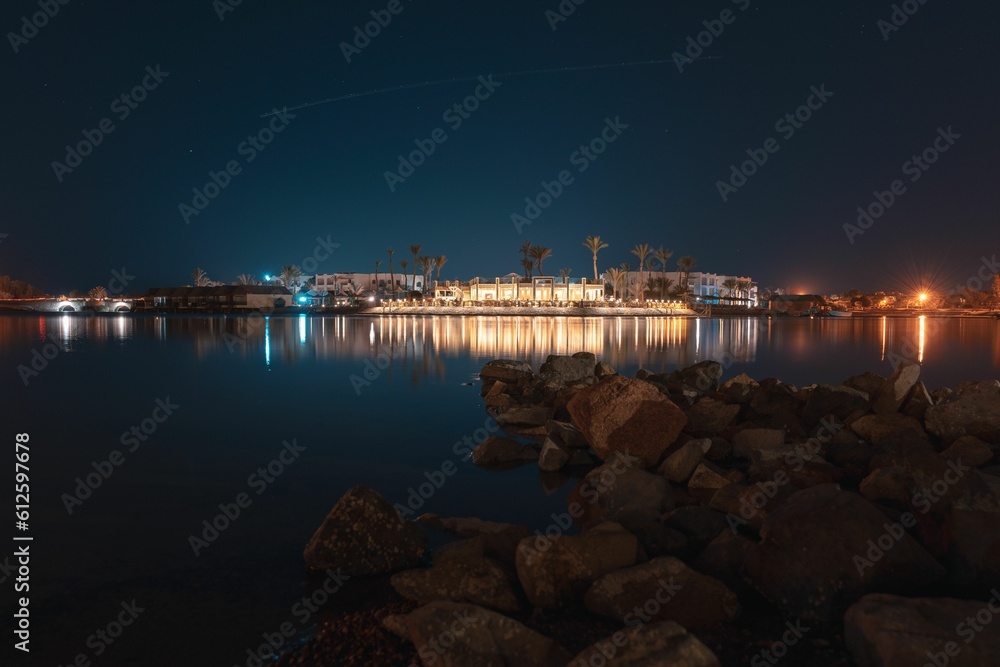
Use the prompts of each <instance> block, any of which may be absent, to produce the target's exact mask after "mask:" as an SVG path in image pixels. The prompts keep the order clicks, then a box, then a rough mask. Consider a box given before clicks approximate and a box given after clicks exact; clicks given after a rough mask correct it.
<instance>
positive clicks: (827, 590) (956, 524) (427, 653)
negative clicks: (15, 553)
mask: <svg viewBox="0 0 1000 667" xmlns="http://www.w3.org/2000/svg"><path fill="white" fill-rule="evenodd" d="M722 370H723V369H722V367H721V366H720V365H719V364H717V363H715V362H703V363H701V364H698V365H696V366H693V367H690V368H686V369H683V370H679V371H676V372H674V373H670V374H651V373H648V372H644V371H640V372H639V373H638V374H637V377H636V378H626V377H623V376H620V375H617V374H616V373H615V372H614V370H613V369H611V368H610V367H609V366H607V365H606V364H603V363H598V362H597V360H596V359H595V358H594V356H593V355H591V354H588V353H580V354H576V355H573V356H572V357H568V356H551V357H549V359H548V361H547V362H546V363H545V364H543V365H542V367H541V369H540V370H539V372H538V373H534V372H533V370H532V369H531V367H530V366H529V365H528V364H526V363H523V362H516V361H493V362H490V363H488V364H487V365H486V366H485V367H484V368H483V371H482V376H481V377H482V381H483V387H482V391H483V396H484V398H485V401H486V404H487V409H488V410H489V412H490V414H491V415H493V416H494V418H495V419H496V420H497V422H498V423H499V424H501V426H503V427H504V429H505V430H506V431H507V437H496V438H492V439H490V440H488V441H487V442H484V443H483V444H482V445H480V447H479V448H477V449H476V451H475V452H474V453H473V456H474V458H475V460H476V462H477V463H479V464H481V465H497V464H508V465H509V464H512V463H520V464H523V463H524V462H526V461H531V462H534V461H537V465H538V466H539V467H540V468H541V469H542V470H545V471H553V470H558V469H560V468H563V467H568V466H583V465H586V466H589V468H590V469H589V470H585V474H583V476H582V479H581V480H580V481H579V483H578V484H577V486H576V487H575V488H574V489H573V491H572V492H571V493H570V495H569V497H568V501H567V502H568V507H567V513H566V515H565V521H561V522H559V525H557V526H553V527H550V528H551V529H550V530H546V531H545V532H544V534H538V533H536V534H532V533H531V532H530V531H529V530H528V529H527V528H525V527H523V526H517V525H510V524H497V523H491V522H486V521H481V520H478V519H441V518H439V517H434V516H425V517H422V520H424V521H426V522H428V523H431V524H433V525H436V526H437V527H439V528H441V529H444V530H446V531H449V532H452V533H454V534H455V535H457V536H458V537H459V538H461V539H459V540H458V541H455V542H452V543H451V544H448V545H447V546H445V547H443V548H441V549H438V550H436V551H435V552H434V554H433V564H432V565H431V566H430V567H423V568H419V569H406V568H408V567H412V566H413V565H414V564H415V561H416V560H418V559H419V558H420V556H421V555H422V549H423V543H422V542H421V541H420V538H419V537H417V534H418V533H420V531H419V529H418V528H417V527H416V525H415V524H413V523H412V522H407V521H404V520H403V519H402V518H400V517H399V516H397V515H395V514H394V513H393V510H392V507H391V506H390V505H389V503H388V502H387V501H385V500H382V499H380V498H375V497H373V496H372V494H373V493H374V492H371V491H370V490H358V489H355V490H352V491H351V492H350V493H349V494H348V496H345V499H344V500H342V501H341V503H339V504H338V506H337V507H336V508H334V511H333V512H331V515H330V517H328V519H327V521H326V522H325V523H324V525H323V526H322V527H321V528H320V529H319V531H317V534H316V536H315V537H314V538H313V540H312V541H311V542H310V544H309V547H308V548H307V550H306V558H307V561H308V562H309V564H310V565H311V566H312V567H315V568H329V567H342V568H344V571H345V572H348V566H349V567H350V568H351V570H350V571H351V572H356V573H358V574H371V573H373V572H376V571H382V572H395V571H398V572H397V573H396V574H394V575H393V577H392V585H393V587H394V588H395V589H396V591H397V592H398V593H399V594H400V595H402V596H404V597H406V598H408V599H410V600H413V601H414V602H415V603H417V604H419V605H421V606H420V607H419V608H418V609H417V610H416V611H414V612H413V613H411V614H408V615H406V616H394V617H390V618H389V619H387V621H386V627H387V628H389V629H390V630H391V631H393V632H395V633H396V634H398V635H399V636H401V637H404V638H406V639H408V640H410V641H412V642H413V643H414V645H415V646H416V647H417V649H418V654H419V655H420V657H421V659H422V660H423V662H424V664H425V665H432V664H433V665H464V664H524V665H565V664H571V665H592V664H597V662H599V664H606V665H625V664H628V665H637V664H677V665H716V664H719V662H718V659H717V658H716V657H715V655H714V654H713V653H712V651H711V650H709V648H708V647H706V646H705V645H704V644H703V643H702V642H700V641H699V640H698V638H697V636H696V635H697V633H699V632H700V631H701V630H702V629H706V628H712V627H714V626H717V625H719V624H725V623H730V624H731V623H734V622H738V621H739V619H740V615H741V613H742V608H743V606H744V604H743V603H741V600H742V599H744V598H745V597H746V596H753V597H754V599H759V598H758V596H762V597H763V598H764V599H765V600H767V601H768V602H769V603H770V604H771V605H772V606H773V609H774V610H775V613H776V614H782V615H784V617H786V618H795V619H799V620H800V621H801V622H802V623H804V624H806V626H807V627H811V626H814V625H815V624H821V625H824V626H826V627H836V628H843V631H842V632H843V636H844V638H845V641H846V645H847V646H846V648H847V650H849V651H850V653H851V655H852V656H853V658H854V660H855V661H856V663H857V664H859V665H910V664H924V663H925V662H931V663H933V664H945V663H935V662H934V660H935V658H937V657H939V656H940V659H941V660H946V661H953V662H951V663H950V664H968V665H987V664H989V665H993V664H997V661H998V659H1000V657H998V656H1000V618H998V619H996V622H993V623H990V621H992V620H993V616H994V615H1000V592H998V590H1000V466H998V465H997V463H998V458H997V453H998V451H1000V447H998V443H1000V382H997V381H988V382H969V383H963V384H961V385H959V386H957V387H955V388H953V389H942V390H937V391H934V392H928V391H927V389H926V387H924V385H923V384H922V383H921V382H920V380H919V375H920V367H919V366H918V365H916V364H911V363H906V362H903V363H901V364H900V365H899V366H898V367H897V368H896V370H895V371H894V372H893V374H892V375H891V376H890V377H889V378H882V377H879V376H877V375H873V374H870V373H867V374H864V375H860V376H855V377H852V378H849V379H848V380H846V381H845V382H844V383H843V384H841V385H816V386H810V387H795V386H792V385H789V384H785V383H783V382H781V381H779V380H774V379H770V380H762V381H759V382H758V381H755V380H753V379H751V378H749V377H747V376H745V375H741V376H738V377H735V378H732V379H730V380H728V381H726V382H724V383H723V382H722V375H723V373H722ZM515 438H516V439H515ZM577 529H579V532H578V531H577ZM414 531H416V532H414ZM399 570H401V571H399ZM566 606H570V607H578V608H580V607H582V608H586V609H587V610H589V611H590V612H591V613H593V614H595V615H597V616H600V617H605V618H610V619H614V620H616V621H618V622H619V623H620V624H621V625H622V629H621V631H620V632H616V633H614V635H612V636H610V637H608V638H606V639H605V640H602V641H600V642H598V643H596V644H595V645H594V646H592V647H590V648H588V649H586V650H584V651H583V652H582V653H580V654H579V655H577V656H576V657H575V658H574V657H572V656H570V655H569V654H568V653H567V652H566V651H565V650H564V649H563V648H562V647H560V646H558V645H557V644H556V643H555V642H553V641H552V640H551V639H549V638H547V637H545V636H542V635H541V634H539V633H538V632H536V631H534V630H532V629H529V628H528V627H526V626H525V625H523V624H522V623H520V622H518V621H517V620H515V619H514V618H511V617H510V615H514V616H517V615H518V614H523V613H526V612H528V611H530V610H531V609H559V608H565V607H566ZM987 617H988V618H987ZM970 619H971V620H970ZM789 627H790V628H793V626H792V625H791V624H790V625H789ZM689 630H690V631H691V632H690V633H689ZM790 632H791V630H790ZM796 632H798V631H796ZM799 638H801V632H800V633H799ZM796 641H797V640H796ZM785 650H786V651H788V650H792V649H791V648H790V647H789V646H787V645H786V646H785ZM598 654H599V655H600V660H597V656H598ZM595 660H597V662H595Z"/></svg>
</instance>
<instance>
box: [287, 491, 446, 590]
mask: <svg viewBox="0 0 1000 667" xmlns="http://www.w3.org/2000/svg"><path fill="white" fill-rule="evenodd" d="M426 546H427V536H426V535H424V532H423V531H422V530H420V528H419V527H418V526H417V525H416V524H414V523H413V522H412V521H403V520H402V519H401V518H400V517H399V515H398V514H397V513H396V510H395V509H393V506H392V505H391V504H390V503H389V501H388V500H386V499H385V498H383V497H382V496H380V495H379V494H378V493H377V492H376V491H375V490H373V489H371V488H369V487H367V486H360V485H359V486H355V487H352V488H351V489H350V490H348V491H347V493H345V494H344V496H343V497H342V498H341V499H340V500H339V501H337V504H336V505H334V507H333V509H332V510H330V513H329V514H328V515H327V517H326V519H324V520H323V524H322V525H321V526H320V527H319V529H318V530H317V531H316V533H315V534H314V535H313V536H312V539H310V540H309V544H307V545H306V548H305V554H304V555H305V561H306V565H307V566H308V567H309V569H310V570H314V571H315V570H327V569H331V570H340V571H342V572H343V573H344V574H347V575H349V576H370V575H377V574H387V573H389V572H394V571H396V570H400V569H403V568H406V567H412V566H413V565H416V564H418V563H419V562H420V561H421V559H423V556H424V550H425V548H426Z"/></svg>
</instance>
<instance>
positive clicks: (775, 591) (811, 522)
mask: <svg viewBox="0 0 1000 667" xmlns="http://www.w3.org/2000/svg"><path fill="white" fill-rule="evenodd" d="M760 535H761V542H760V543H759V544H757V545H756V546H754V548H753V549H752V550H751V551H750V554H749V556H748V557H747V562H746V576H747V579H748V581H749V582H750V583H751V584H752V585H753V586H754V587H755V588H756V589H757V590H758V591H760V592H761V593H762V594H763V595H764V596H765V597H766V598H768V599H769V600H771V601H772V602H774V603H775V604H777V605H779V606H781V607H782V608H784V609H785V610H787V611H790V612H791V613H793V614H796V615H798V616H800V617H802V618H803V619H810V620H816V621H824V620H827V621H828V620H830V619H832V618H835V617H836V616H837V615H838V614H841V613H843V611H844V609H846V608H847V606H849V605H850V604H853V603H854V602H856V601H857V600H858V599H860V598H861V596H862V595H864V594H866V593H868V592H872V591H875V590H882V591H889V592H892V591H894V590H898V591H907V592H920V591H921V590H926V589H927V588H928V587H930V586H933V585H934V584H935V583H936V582H939V581H941V580H942V579H943V578H944V576H945V570H944V568H943V567H942V566H941V564H940V563H938V562H937V560H935V559H934V557H933V556H931V555H930V554H929V553H928V552H927V551H926V550H925V549H924V548H923V547H922V546H920V544H919V543H917V541H916V540H915V539H913V537H911V536H910V535H909V533H907V531H906V529H905V527H904V526H902V525H900V524H899V523H896V522H893V521H890V520H889V519H887V517H886V515H885V514H883V513H882V512H881V511H879V510H878V508H876V507H875V506H874V505H872V504H871V503H870V502H868V501H867V500H865V499H864V498H862V497H861V496H858V495H856V494H854V493H851V492H848V491H844V490H841V489H840V487H838V486H837V485H836V484H821V485H819V486H814V487H811V488H808V489H805V490H802V491H799V492H797V493H794V494H792V495H791V496H790V497H789V498H788V500H787V501H785V502H784V503H783V504H781V505H780V506H779V507H778V508H777V509H775V510H774V511H773V512H772V513H770V514H769V515H768V516H767V518H765V519H764V523H763V526H762V528H761V531H760Z"/></svg>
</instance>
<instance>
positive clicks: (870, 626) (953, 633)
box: [844, 593, 1000, 667]
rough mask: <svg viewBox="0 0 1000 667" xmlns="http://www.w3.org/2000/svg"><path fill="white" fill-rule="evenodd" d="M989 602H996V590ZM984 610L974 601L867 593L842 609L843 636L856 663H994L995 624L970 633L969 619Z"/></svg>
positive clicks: (999, 644) (869, 666) (999, 597)
mask: <svg viewBox="0 0 1000 667" xmlns="http://www.w3.org/2000/svg"><path fill="white" fill-rule="evenodd" d="M990 602H992V603H993V604H994V605H995V606H1000V594H996V593H994V596H993V599H992V600H991V601H990ZM984 609H988V607H987V603H985V602H981V601H979V600H956V599H954V598H904V597H897V596H895V595H885V594H872V595H866V596H864V597H863V598H861V599H860V600H859V601H858V602H857V603H856V604H854V605H853V606H851V608H850V609H848V610H847V614H846V615H845V617H844V640H845V642H846V643H847V648H848V649H849V650H850V652H851V655H852V657H853V658H854V662H855V664H856V665H858V667H911V665H918V666H919V665H934V664H938V665H956V666H958V667H961V666H966V667H994V666H995V665H996V664H997V656H1000V624H998V623H990V624H989V625H986V626H980V627H982V631H981V632H975V631H974V630H973V629H972V627H971V626H970V624H969V620H968V619H975V618H976V615H977V614H980V613H982V611H983V610H984ZM963 629H964V630H963ZM933 656H937V659H936V661H935V660H932V657H933Z"/></svg>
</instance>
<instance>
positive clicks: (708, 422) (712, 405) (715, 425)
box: [684, 396, 740, 436]
mask: <svg viewBox="0 0 1000 667" xmlns="http://www.w3.org/2000/svg"><path fill="white" fill-rule="evenodd" d="M739 413H740V406H738V405H728V404H726V403H723V402H722V401H717V400H715V399H713V398H709V397H707V396H706V397H705V398H702V399H700V400H699V401H698V402H697V403H695V404H694V405H692V406H691V407H690V408H688V410H687V419H688V423H687V426H686V427H685V429H684V430H685V431H687V432H688V433H690V434H692V435H695V436H713V435H718V434H719V433H721V432H722V431H724V430H725V429H726V427H727V426H729V424H730V423H732V421H733V419H735V418H736V415H738V414H739Z"/></svg>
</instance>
